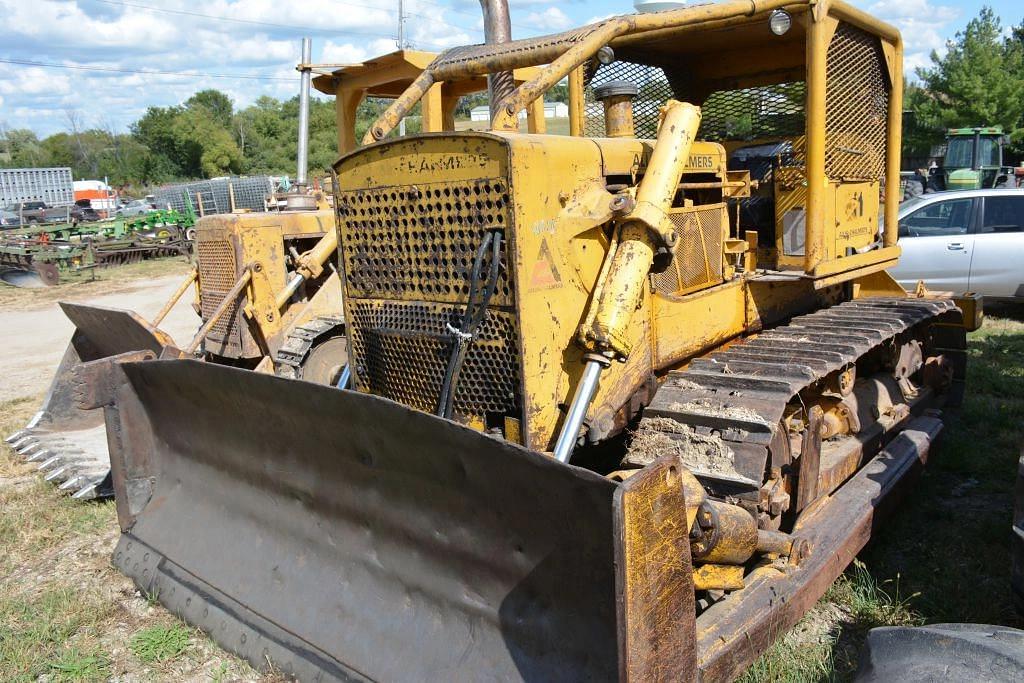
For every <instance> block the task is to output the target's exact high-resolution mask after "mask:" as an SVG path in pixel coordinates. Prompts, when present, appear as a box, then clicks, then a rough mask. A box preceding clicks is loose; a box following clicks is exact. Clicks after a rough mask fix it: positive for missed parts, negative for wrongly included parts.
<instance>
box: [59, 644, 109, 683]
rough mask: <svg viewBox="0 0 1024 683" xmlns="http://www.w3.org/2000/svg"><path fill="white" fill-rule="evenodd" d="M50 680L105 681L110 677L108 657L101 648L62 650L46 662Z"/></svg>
mask: <svg viewBox="0 0 1024 683" xmlns="http://www.w3.org/2000/svg"><path fill="white" fill-rule="evenodd" d="M48 665H49V667H50V680H51V681H105V680H107V679H108V678H109V677H110V657H109V656H108V655H107V653H105V652H103V651H102V650H91V651H84V652H83V651H82V650H79V649H78V648H69V649H67V650H64V651H62V652H61V653H60V655H58V656H57V658H56V659H54V660H52V661H50V662H48Z"/></svg>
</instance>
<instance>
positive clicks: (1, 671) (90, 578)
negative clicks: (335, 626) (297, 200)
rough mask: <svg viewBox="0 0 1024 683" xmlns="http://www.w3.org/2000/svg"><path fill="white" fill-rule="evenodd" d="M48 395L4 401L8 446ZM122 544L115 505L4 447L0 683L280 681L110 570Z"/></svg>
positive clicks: (173, 265)
mask: <svg viewBox="0 0 1024 683" xmlns="http://www.w3.org/2000/svg"><path fill="white" fill-rule="evenodd" d="M185 268H186V266H185V264H184V263H182V262H179V261H176V260H173V259H165V260H162V261H155V262H146V263H140V264H135V265H132V266H124V267H121V268H114V269H108V270H105V271H102V273H103V275H104V278H105V279H104V280H103V281H102V282H96V283H91V284H90V283H82V284H80V285H65V286H59V287H56V288H52V289H53V290H56V292H54V291H42V292H41V290H18V289H15V288H13V287H8V286H5V285H0V305H10V302H11V301H12V298H11V297H12V296H13V295H16V297H15V298H16V299H17V301H18V302H19V303H21V304H26V305H29V304H31V302H32V301H33V300H38V297H37V295H38V294H40V292H41V293H42V294H43V295H46V296H47V297H52V298H64V297H66V296H67V295H68V294H69V293H72V292H73V293H75V294H76V295H77V294H81V293H82V291H83V290H86V291H87V292H88V291H96V292H103V293H106V292H108V291H110V290H111V289H112V288H119V287H130V286H131V284H132V282H134V281H136V280H138V279H140V278H148V277H156V276H159V275H163V274H170V273H174V272H177V271H180V272H182V273H184V271H185ZM106 278H109V279H106ZM90 288H91V289H90ZM9 290H14V294H13V295H12V293H11V292H10V291H9ZM61 292H62V293H61ZM26 302H27V303H26ZM0 371H2V368H0ZM41 398H42V397H41V396H31V397H23V398H18V399H15V400H9V401H2V402H0V437H3V436H7V435H8V434H11V433H12V432H15V431H17V430H18V429H20V428H21V427H23V426H24V425H25V423H26V422H27V421H28V420H29V418H30V417H31V416H32V415H33V414H34V413H35V411H36V410H37V409H38V406H39V403H40V400H41ZM117 537H118V529H117V519H116V513H115V508H114V504H113V502H109V501H107V502H99V503H81V502H72V501H71V500H70V498H68V497H67V496H66V495H64V494H62V493H60V492H58V491H57V489H56V487H54V486H52V485H50V484H48V483H46V482H44V481H42V480H41V478H40V477H38V476H37V474H36V472H35V470H34V469H33V467H32V466H31V465H29V464H26V463H25V462H24V461H22V460H21V459H20V457H18V456H17V455H16V454H14V453H13V452H12V451H11V449H10V448H9V447H8V446H7V444H6V443H3V442H2V441H0V681H4V682H5V683H6V682H8V681H11V682H13V683H29V682H30V681H39V680H45V681H101V680H110V679H111V678H116V679H120V680H141V681H152V680H165V681H179V680H197V681H198V680H202V681H206V680H224V681H227V680H240V679H241V680H260V681H263V680H276V679H275V678H273V677H267V676H262V675H260V674H258V673H257V672H255V671H254V670H253V669H252V668H251V667H249V665H248V664H246V663H245V662H243V661H241V660H239V659H237V658H235V657H232V656H231V655H228V654H227V653H225V652H223V651H221V650H219V649H218V648H217V647H216V646H215V645H214V644H213V643H212V642H211V641H210V640H209V639H207V638H206V637H198V636H197V635H196V634H195V633H194V632H192V631H190V630H188V629H186V628H185V627H184V626H182V625H181V622H180V621H178V619H177V618H176V617H174V616H173V615H172V614H170V613H169V612H167V611H166V610H164V609H163V608H162V607H159V606H157V605H155V604H150V603H149V602H147V599H146V597H144V596H142V595H141V594H139V593H138V591H136V590H135V587H134V586H133V585H132V584H131V581H129V580H128V579H127V578H126V577H124V576H123V575H121V574H120V573H118V572H117V571H116V570H115V569H114V568H113V567H112V566H111V564H110V556H111V553H112V551H113V548H114V545H115V543H116V541H117ZM182 634H184V636H185V646H184V647H183V646H182V645H181V640H182V639H181V636H182ZM135 644H138V647H139V652H140V653H141V654H139V655H137V654H136V652H135V648H134V647H133V645H135Z"/></svg>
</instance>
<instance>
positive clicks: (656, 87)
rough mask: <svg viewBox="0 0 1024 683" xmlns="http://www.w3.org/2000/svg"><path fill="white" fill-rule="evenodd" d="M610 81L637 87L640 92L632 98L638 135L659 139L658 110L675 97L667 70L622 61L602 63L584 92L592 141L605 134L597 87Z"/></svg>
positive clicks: (586, 129)
mask: <svg viewBox="0 0 1024 683" xmlns="http://www.w3.org/2000/svg"><path fill="white" fill-rule="evenodd" d="M608 81H629V82H630V83H632V84H634V85H635V86H636V87H637V90H638V91H639V92H638V94H637V96H636V97H635V98H633V126H634V128H635V129H636V136H637V137H638V138H651V139H653V138H655V137H657V135H658V110H659V109H661V106H662V105H663V104H665V102H666V101H667V100H669V99H671V98H672V96H673V95H672V86H671V85H670V84H669V82H668V78H667V77H666V76H665V71H664V69H662V68H661V67H657V66H645V65H643V64H634V63H632V62H621V61H616V62H612V63H611V64H602V65H601V66H600V67H598V69H597V71H596V72H595V73H594V76H593V78H591V79H590V82H589V83H588V84H587V87H586V89H585V90H584V96H585V97H584V102H585V105H584V112H583V113H584V126H583V132H584V134H585V135H586V136H587V137H591V138H600V137H604V135H605V128H604V105H602V104H601V102H599V101H598V100H597V99H596V98H595V97H594V88H596V87H598V86H600V85H602V84H604V83H607V82H608Z"/></svg>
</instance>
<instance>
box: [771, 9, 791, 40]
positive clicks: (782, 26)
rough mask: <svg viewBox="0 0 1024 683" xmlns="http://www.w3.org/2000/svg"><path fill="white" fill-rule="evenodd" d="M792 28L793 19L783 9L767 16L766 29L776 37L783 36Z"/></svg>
mask: <svg viewBox="0 0 1024 683" xmlns="http://www.w3.org/2000/svg"><path fill="white" fill-rule="evenodd" d="M792 26H793V17H791V16H789V12H787V11H786V10H784V9H777V10H774V11H773V12H772V13H771V14H770V15H768V28H770V29H771V30H772V33H774V34H775V35H777V36H781V35H783V34H785V33H786V32H787V31H789V29H790V28H791V27H792Z"/></svg>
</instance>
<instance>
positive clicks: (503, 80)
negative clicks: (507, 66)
mask: <svg viewBox="0 0 1024 683" xmlns="http://www.w3.org/2000/svg"><path fill="white" fill-rule="evenodd" d="M480 8H481V9H482V10H483V13H484V41H485V42H487V44H489V45H490V44H496V43H507V42H509V41H510V40H512V20H511V19H510V18H509V14H508V0H480ZM515 89H516V82H515V78H514V77H513V75H512V72H511V71H498V72H495V73H493V74H491V75H490V76H488V77H487V95H488V98H489V100H490V103H491V119H493V118H494V115H495V114H496V113H497V111H498V109H499V108H500V105H501V102H502V101H503V100H504V99H505V98H506V97H508V96H510V95H511V94H512V92H513V91H514V90H515Z"/></svg>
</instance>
